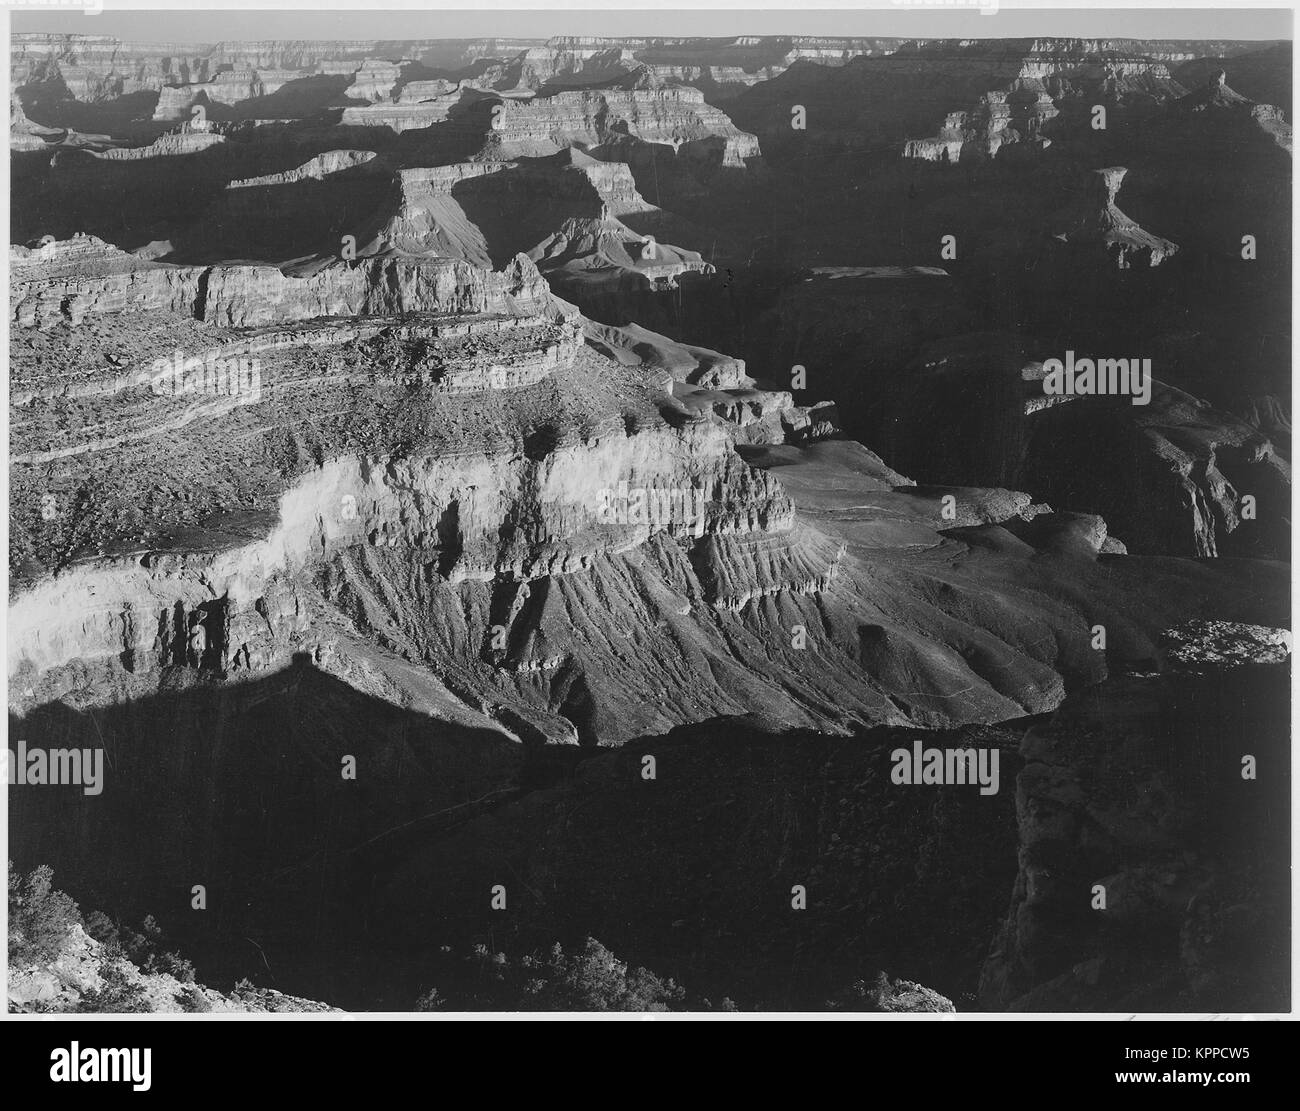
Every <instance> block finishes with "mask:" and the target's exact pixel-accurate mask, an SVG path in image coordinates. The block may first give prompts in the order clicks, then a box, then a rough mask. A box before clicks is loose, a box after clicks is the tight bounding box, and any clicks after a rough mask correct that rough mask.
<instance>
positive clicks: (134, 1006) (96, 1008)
mask: <svg viewBox="0 0 1300 1111" xmlns="http://www.w3.org/2000/svg"><path fill="white" fill-rule="evenodd" d="M126 968H127V966H126V965H125V964H123V963H122V962H121V961H110V962H107V963H105V964H104V965H102V966H101V967H100V970H99V974H100V978H101V979H102V980H103V984H102V986H101V987H100V988H99V990H97V991H88V992H86V993H85V994H84V995H83V996H82V997H81V1001H80V1002H79V1003H78V1004H77V1010H78V1011H79V1012H80V1013H81V1014H92V1015H102V1014H132V1013H136V1012H139V1011H147V1010H148V1009H149V1005H148V1003H147V1002H146V1001H145V998H144V987H143V986H142V985H141V984H139V983H137V982H136V981H134V980H132V979H131V978H130V977H128V976H127V974H126Z"/></svg>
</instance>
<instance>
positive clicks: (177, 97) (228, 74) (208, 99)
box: [153, 70, 284, 120]
mask: <svg viewBox="0 0 1300 1111" xmlns="http://www.w3.org/2000/svg"><path fill="white" fill-rule="evenodd" d="M279 84H284V82H280V83H279ZM276 87H278V86H276ZM274 91H275V89H274V88H270V87H268V86H267V84H266V83H265V82H264V81H263V80H262V78H261V76H260V75H259V74H258V73H257V71H256V70H227V71H225V72H223V73H219V74H217V75H216V76H215V77H213V78H212V79H211V80H209V81H204V82H202V83H201V84H191V85H166V86H164V87H163V88H161V89H160V90H159V91H158V103H157V105H156V106H155V107H154V112H153V118H154V119H155V120H182V119H186V118H188V117H189V116H190V115H191V113H192V110H193V108H194V106H195V105H196V104H197V105H203V106H209V105H218V106H221V107H223V108H232V107H234V106H235V105H236V104H239V103H240V102H241V101H244V100H255V99H257V98H258V97H262V96H267V95H269V94H270V93H272V92H274Z"/></svg>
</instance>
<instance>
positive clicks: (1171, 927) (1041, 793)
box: [980, 626, 1290, 1011]
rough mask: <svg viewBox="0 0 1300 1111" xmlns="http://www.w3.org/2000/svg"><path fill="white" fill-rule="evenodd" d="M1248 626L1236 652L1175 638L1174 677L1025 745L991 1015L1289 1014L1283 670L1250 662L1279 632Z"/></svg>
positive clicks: (1202, 633)
mask: <svg viewBox="0 0 1300 1111" xmlns="http://www.w3.org/2000/svg"><path fill="white" fill-rule="evenodd" d="M1243 632H1244V630H1240V629H1239V630H1238V635H1237V636H1236V638H1235V643H1236V645H1237V647H1238V648H1239V649H1241V650H1240V651H1234V652H1233V653H1231V654H1230V655H1225V654H1224V653H1223V652H1222V651H1220V650H1219V648H1217V647H1215V645H1221V644H1222V642H1223V632H1222V630H1221V629H1220V630H1217V631H1216V630H1214V628H1213V627H1206V626H1202V627H1201V628H1200V629H1199V631H1198V630H1195V629H1180V630H1173V631H1171V635H1170V637H1169V641H1168V643H1169V644H1170V645H1171V647H1174V648H1176V649H1177V651H1176V653H1175V654H1174V655H1173V656H1172V657H1171V658H1170V660H1169V662H1170V663H1171V664H1172V667H1173V670H1172V671H1171V672H1170V673H1168V674H1166V675H1162V676H1155V675H1149V674H1148V675H1142V676H1131V677H1117V678H1112V679H1111V680H1109V681H1108V682H1107V683H1105V684H1103V685H1102V686H1100V687H1098V688H1095V689H1093V690H1090V691H1084V692H1081V693H1080V694H1079V695H1077V696H1075V697H1073V698H1071V699H1068V700H1067V701H1066V703H1065V704H1064V705H1063V706H1062V707H1061V709H1060V710H1059V711H1058V712H1057V713H1056V714H1055V715H1053V717H1052V719H1051V720H1050V721H1045V722H1043V723H1041V724H1039V725H1036V726H1035V727H1034V728H1033V729H1031V730H1030V732H1029V733H1028V734H1027V735H1026V736H1025V739H1024V741H1023V742H1022V744H1021V750H1020V751H1021V756H1022V757H1023V759H1024V760H1025V766H1024V770H1023V771H1021V773H1020V775H1019V777H1018V779H1017V784H1016V809H1017V815H1018V822H1019V829H1020V834H1019V836H1020V852H1019V860H1020V871H1019V876H1018V877H1017V880H1016V884H1015V890H1014V893H1013V895H1012V902H1011V908H1010V910H1009V912H1008V916H1007V919H1006V923H1005V925H1004V927H1003V929H1002V931H1001V933H1000V934H999V936H998V938H997V940H996V941H995V943H994V946H993V950H992V952H991V954H990V956H989V958H988V961H987V963H986V965H985V967H984V972H983V976H982V980H981V988H980V997H981V1003H982V1005H983V1006H985V1007H989V1008H992V1009H1003V1008H1006V1009H1010V1010H1017V1011H1053V1010H1070V1011H1075V1010H1083V1011H1148V1010H1151V1011H1181V1010H1191V1011H1217V1010H1224V1009H1230V1010H1243V1011H1276V1010H1284V1009H1285V1008H1286V1007H1287V997H1288V989H1287V984H1286V982H1285V979H1284V978H1282V979H1279V978H1278V977H1277V974H1276V969H1277V968H1278V967H1279V962H1280V961H1282V960H1283V953H1284V952H1285V950H1286V946H1287V941H1286V938H1287V935H1288V929H1287V917H1288V910H1287V908H1288V906H1289V903H1290V898H1289V882H1288V880H1289V877H1288V863H1287V860H1286V849H1285V846H1286V837H1285V825H1286V817H1285V815H1286V813H1287V807H1286V803H1285V799H1286V798H1287V795H1288V793H1289V786H1288V784H1289V774H1288V770H1287V768H1288V760H1287V750H1288V747H1289V740H1288V737H1287V728H1286V722H1285V720H1283V719H1281V717H1280V715H1278V714H1277V713H1276V709H1277V708H1278V707H1281V706H1282V705H1284V703H1285V695H1284V693H1283V692H1284V691H1285V689H1286V686H1287V682H1288V676H1289V670H1290V669H1289V666H1288V665H1287V664H1286V663H1277V662H1253V661H1254V660H1268V661H1274V660H1276V659H1277V658H1278V652H1277V643H1278V634H1277V631H1276V630H1267V629H1259V630H1256V633H1257V634H1259V635H1256V636H1255V637H1253V638H1252V637H1249V636H1244V635H1242V633H1243ZM1252 640H1253V648H1252V647H1250V646H1251V644H1252ZM1198 643H1201V644H1202V645H1203V648H1201V649H1198V648H1197V647H1196V645H1197V644H1198ZM1189 669H1190V670H1189ZM1191 670H1194V671H1195V672H1197V673H1196V674H1193V673H1191ZM1247 757H1249V758H1250V759H1251V760H1252V761H1253V766H1248V765H1247V763H1246V760H1247Z"/></svg>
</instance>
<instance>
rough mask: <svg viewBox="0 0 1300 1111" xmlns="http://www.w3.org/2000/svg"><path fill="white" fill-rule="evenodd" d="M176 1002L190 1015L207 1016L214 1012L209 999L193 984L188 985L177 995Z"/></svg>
mask: <svg viewBox="0 0 1300 1111" xmlns="http://www.w3.org/2000/svg"><path fill="white" fill-rule="evenodd" d="M176 1002H177V1003H179V1004H180V1005H181V1010H183V1011H186V1012H187V1013H189V1014H206V1013H207V1012H208V1011H210V1010H212V1004H211V1003H209V1002H208V997H207V996H206V995H204V994H203V992H201V991H200V990H199V989H198V988H196V987H195V986H194V985H193V984H186V985H185V986H184V987H183V988H181V990H180V991H179V992H177V993H176Z"/></svg>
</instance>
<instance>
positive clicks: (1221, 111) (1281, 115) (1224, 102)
mask: <svg viewBox="0 0 1300 1111" xmlns="http://www.w3.org/2000/svg"><path fill="white" fill-rule="evenodd" d="M1168 115H1169V118H1170V120H1171V121H1172V122H1174V123H1175V124H1187V123H1190V124H1193V125H1196V124H1200V123H1202V122H1204V121H1205V120H1210V121H1214V122H1215V123H1217V124H1219V125H1220V126H1223V125H1225V124H1226V125H1228V126H1232V125H1233V124H1235V125H1236V126H1238V127H1243V128H1249V129H1251V130H1256V131H1258V132H1260V133H1262V134H1263V135H1266V136H1268V137H1269V138H1271V139H1272V140H1273V142H1274V143H1276V144H1277V145H1278V146H1279V147H1281V148H1282V149H1283V150H1285V151H1286V152H1287V153H1288V154H1289V153H1291V126H1290V124H1289V123H1287V120H1286V114H1285V112H1284V110H1283V109H1282V108H1279V107H1276V106H1275V105H1272V104H1256V103H1255V102H1254V101H1251V100H1249V99H1247V98H1246V97H1244V96H1242V95H1241V94H1240V93H1238V92H1237V91H1236V90H1234V89H1232V88H1230V87H1229V86H1228V80H1227V74H1226V73H1225V72H1224V71H1223V70H1222V69H1216V70H1214V71H1213V72H1212V73H1210V75H1209V76H1208V78H1207V79H1206V81H1205V84H1204V85H1202V86H1201V87H1200V88H1198V89H1195V90H1193V91H1192V92H1190V93H1188V94H1187V95H1186V96H1184V97H1182V98H1180V99H1179V100H1177V101H1175V102H1174V103H1173V104H1171V105H1170V106H1169V113H1168Z"/></svg>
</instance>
